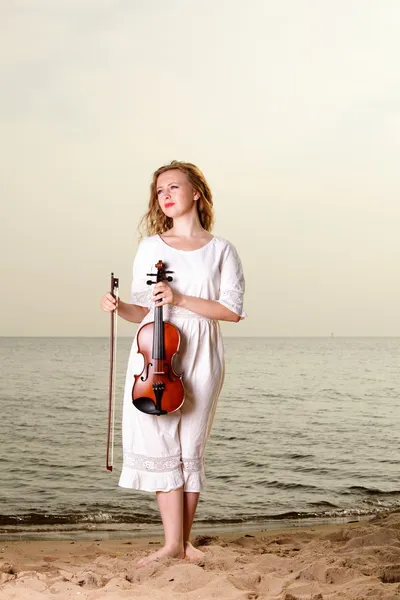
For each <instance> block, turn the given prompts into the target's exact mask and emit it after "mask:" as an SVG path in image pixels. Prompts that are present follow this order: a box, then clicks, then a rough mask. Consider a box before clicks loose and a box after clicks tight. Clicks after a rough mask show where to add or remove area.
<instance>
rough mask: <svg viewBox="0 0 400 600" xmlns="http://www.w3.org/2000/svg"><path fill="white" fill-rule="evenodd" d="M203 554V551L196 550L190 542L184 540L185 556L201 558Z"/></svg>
mask: <svg viewBox="0 0 400 600" xmlns="http://www.w3.org/2000/svg"><path fill="white" fill-rule="evenodd" d="M204 556H205V555H204V552H202V551H201V550H197V548H195V547H194V546H193V545H192V544H191V543H190V542H185V558H188V559H189V560H201V559H202V558H204Z"/></svg>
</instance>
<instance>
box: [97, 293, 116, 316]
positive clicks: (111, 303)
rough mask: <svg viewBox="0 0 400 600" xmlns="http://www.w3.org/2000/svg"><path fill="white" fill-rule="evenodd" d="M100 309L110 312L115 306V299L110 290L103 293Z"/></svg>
mask: <svg viewBox="0 0 400 600" xmlns="http://www.w3.org/2000/svg"><path fill="white" fill-rule="evenodd" d="M100 306H101V309H102V310H104V311H105V312H112V311H113V310H115V309H116V308H117V301H116V299H115V298H114V296H113V295H112V294H110V292H107V294H104V296H103V297H102V299H101V302H100Z"/></svg>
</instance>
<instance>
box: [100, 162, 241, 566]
mask: <svg viewBox="0 0 400 600" xmlns="http://www.w3.org/2000/svg"><path fill="white" fill-rule="evenodd" d="M213 220H214V219H213V202H212V195H211V190H210V188H209V186H208V184H207V182H206V180H205V178H204V175H203V174H202V172H201V171H200V169H198V168H197V167H196V166H195V165H193V164H191V163H184V162H178V161H173V162H172V163H170V164H169V165H165V166H163V167H161V168H159V169H158V170H157V171H156V172H155V173H154V175H153V181H152V184H151V196H150V202H149V210H148V212H147V214H146V215H145V216H144V217H143V220H142V223H144V225H145V229H146V232H147V234H148V237H146V238H144V239H143V240H142V241H141V242H140V244H139V247H138V251H137V254H136V257H135V261H134V265H133V282H132V294H131V304H128V303H126V302H122V301H121V300H119V301H118V314H119V316H120V317H122V318H123V319H125V320H127V321H132V322H134V323H140V324H144V323H147V322H149V321H152V320H153V313H154V303H155V301H156V300H157V301H158V302H157V305H158V306H164V309H163V311H164V319H165V320H166V321H170V322H172V323H174V324H175V325H176V326H177V327H178V329H179V331H180V334H181V347H180V350H179V354H178V355H177V357H176V358H177V361H176V363H174V369H175V372H176V373H183V383H184V387H185V402H184V404H183V405H182V407H181V408H180V409H179V410H177V411H175V412H173V413H169V414H168V415H163V416H154V415H148V414H145V413H143V412H141V411H139V410H137V409H136V408H135V407H134V406H133V404H132V397H131V392H132V386H133V383H134V374H135V373H136V374H137V373H141V372H142V369H143V357H142V355H140V354H138V353H137V344H136V338H135V340H134V342H133V346H132V350H131V354H130V359H129V364H128V370H127V376H126V385H125V396H124V407H123V417H122V437H123V468H122V473H121V477H120V481H119V485H120V486H121V487H125V488H132V489H138V490H145V491H151V492H156V496H157V503H158V506H159V510H160V513H161V518H162V523H163V527H164V534H165V545H164V547H163V548H162V549H161V550H159V551H158V552H154V553H153V554H151V555H150V556H148V557H146V558H143V559H141V560H140V561H139V563H138V564H137V566H138V567H142V566H145V565H147V564H149V563H150V562H152V561H154V560H157V559H159V558H161V557H164V556H172V557H178V558H184V557H187V558H189V559H190V560H198V559H200V558H201V557H202V556H203V553H202V552H200V551H199V550H197V549H195V548H194V547H193V546H192V544H191V543H190V541H189V539H190V531H191V528H192V523H193V519H194V515H195V512H196V508H197V503H198V500H199V495H200V490H201V488H202V486H203V484H204V450H205V445H206V441H207V438H208V436H209V433H210V430H211V426H212V422H213V419H214V413H215V409H216V405H217V400H218V396H219V393H220V391H221V387H222V383H223V379H224V352H223V343H222V338H221V332H220V327H219V321H234V322H238V321H240V319H241V318H244V317H245V316H246V315H245V313H244V312H243V310H242V303H243V293H244V277H243V270H242V265H241V262H240V258H239V256H238V254H237V252H236V250H235V248H234V247H233V246H232V245H231V244H230V243H229V242H228V241H226V240H224V239H223V238H220V237H216V236H213V235H212V234H211V233H210V231H211V229H212V225H213ZM159 260H162V261H163V262H164V263H165V264H166V267H167V269H168V270H171V271H173V281H172V282H171V284H168V283H167V282H160V283H157V284H156V285H154V286H148V285H147V284H146V281H147V280H148V273H154V272H155V268H154V266H155V264H156V263H157V262H158V261H159ZM160 299H161V301H160ZM101 306H102V309H103V310H105V311H112V310H114V308H115V300H114V298H113V297H112V296H111V294H106V295H105V296H104V297H103V298H102V302H101Z"/></svg>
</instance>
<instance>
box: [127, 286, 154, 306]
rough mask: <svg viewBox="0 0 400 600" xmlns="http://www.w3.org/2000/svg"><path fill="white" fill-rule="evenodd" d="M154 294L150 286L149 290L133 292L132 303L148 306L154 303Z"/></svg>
mask: <svg viewBox="0 0 400 600" xmlns="http://www.w3.org/2000/svg"><path fill="white" fill-rule="evenodd" d="M152 296H153V293H152V290H151V289H150V288H149V289H148V290H145V291H144V292H132V294H131V302H132V304H136V305H138V306H146V307H147V308H148V307H149V306H151V304H152V300H151V298H152Z"/></svg>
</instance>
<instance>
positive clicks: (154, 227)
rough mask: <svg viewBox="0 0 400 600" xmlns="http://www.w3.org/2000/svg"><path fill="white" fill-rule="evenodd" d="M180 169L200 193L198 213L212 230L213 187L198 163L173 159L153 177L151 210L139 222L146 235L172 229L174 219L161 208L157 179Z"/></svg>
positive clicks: (204, 225)
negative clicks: (162, 174) (197, 165)
mask: <svg viewBox="0 0 400 600" xmlns="http://www.w3.org/2000/svg"><path fill="white" fill-rule="evenodd" d="M172 169H178V171H181V172H182V173H185V175H186V177H187V178H188V180H189V182H190V183H191V184H192V186H193V188H194V189H195V190H196V192H197V193H198V194H199V196H200V198H199V199H198V200H197V213H198V215H199V219H200V223H201V226H202V227H203V228H204V229H205V230H206V231H211V230H212V227H213V225H214V208H213V199H212V193H211V189H210V187H209V185H208V183H207V181H206V179H205V177H204V175H203V173H202V172H201V171H200V169H199V168H198V167H196V165H193V164H192V163H188V162H180V161H178V160H173V161H172V162H170V163H169V164H168V165H164V166H162V167H160V168H159V169H157V171H155V172H154V173H153V179H152V182H151V185H150V200H149V210H148V211H147V213H146V214H145V215H144V216H143V217H142V219H141V221H140V224H139V233H140V235H141V237H143V236H144V235H149V236H150V235H156V234H160V233H164V232H165V231H168V229H171V227H172V225H173V220H172V219H171V217H167V216H166V215H165V214H164V213H163V211H162V210H161V208H160V205H159V203H158V198H157V179H158V176H159V175H161V173H165V172H166V171H172Z"/></svg>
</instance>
